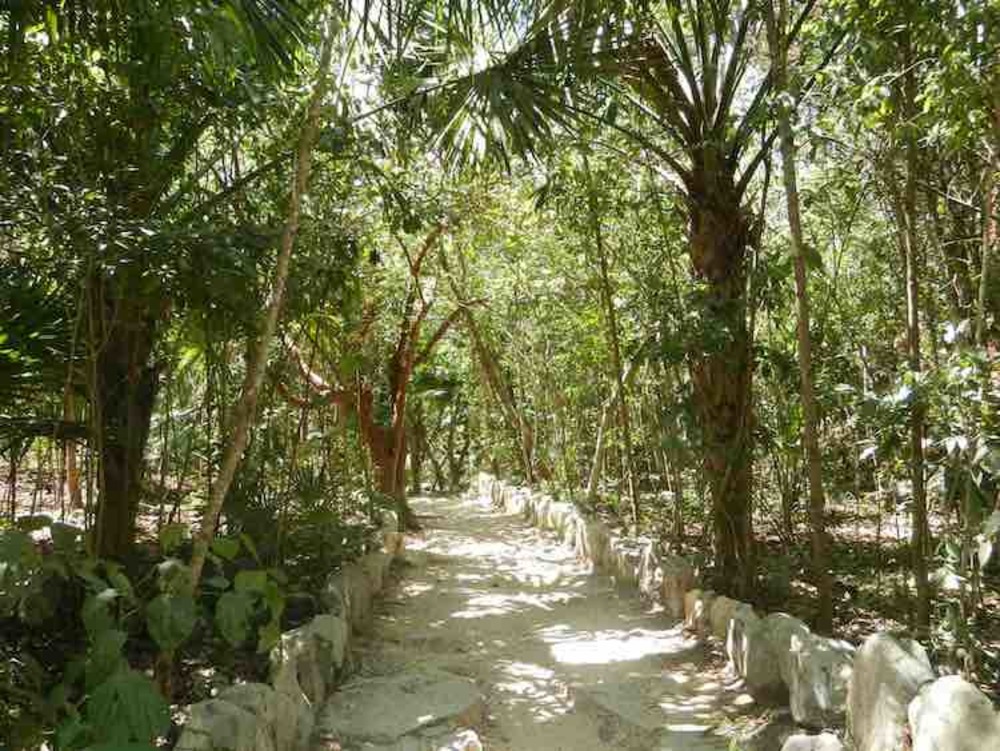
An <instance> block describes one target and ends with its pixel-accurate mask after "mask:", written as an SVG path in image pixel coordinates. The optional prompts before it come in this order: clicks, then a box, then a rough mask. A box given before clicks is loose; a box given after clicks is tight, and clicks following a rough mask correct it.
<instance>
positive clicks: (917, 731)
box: [908, 675, 1000, 751]
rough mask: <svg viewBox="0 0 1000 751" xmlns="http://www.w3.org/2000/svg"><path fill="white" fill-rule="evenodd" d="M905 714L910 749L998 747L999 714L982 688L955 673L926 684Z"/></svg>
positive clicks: (951, 750)
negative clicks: (906, 716)
mask: <svg viewBox="0 0 1000 751" xmlns="http://www.w3.org/2000/svg"><path fill="white" fill-rule="evenodd" d="M908 715H909V721H910V733H911V736H912V738H913V751H986V749H1000V714H998V713H997V712H996V711H995V710H994V709H993V704H992V702H990V700H989V699H988V698H987V697H986V695H985V694H983V692H982V691H980V690H979V689H978V688H976V687H975V686H973V685H972V684H971V683H969V682H967V681H965V680H963V679H962V678H961V677H959V676H957V675H949V676H945V677H944V678H938V679H937V680H936V681H934V682H933V683H929V684H927V685H925V686H924V687H923V688H922V689H921V690H920V692H919V693H918V694H917V696H916V698H915V699H913V701H911V702H910V706H909V710H908Z"/></svg>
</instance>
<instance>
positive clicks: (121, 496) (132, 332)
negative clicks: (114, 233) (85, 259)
mask: <svg viewBox="0 0 1000 751" xmlns="http://www.w3.org/2000/svg"><path fill="white" fill-rule="evenodd" d="M93 291H94V292H95V296H94V304H93V305H92V307H91V310H92V315H93V317H94V319H93V321H92V323H93V327H92V329H91V332H92V334H93V335H95V336H96V339H95V342H94V347H95V349H96V354H95V359H96V362H95V371H96V373H95V375H96V382H95V383H94V384H93V390H94V393H93V397H92V398H93V399H94V400H95V401H96V409H95V410H94V413H95V416H96V417H97V418H98V419H97V427H98V429H99V430H100V437H99V438H100V440H99V447H100V478H99V483H100V485H99V487H100V495H99V499H98V507H97V522H96V527H95V538H94V541H95V552H96V553H97V555H99V556H102V557H107V558H122V557H124V556H126V555H127V554H128V553H129V551H130V550H131V549H132V544H133V543H134V542H135V520H136V513H137V511H138V508H139V496H140V493H141V489H142V474H143V456H144V454H145V449H146V441H147V439H148V437H149V426H150V422H151V420H152V415H153V405H154V402H155V398H156V385H157V374H156V369H155V367H154V366H153V365H152V363H151V359H152V352H153V342H154V337H155V332H156V323H155V317H154V316H153V315H152V314H151V313H150V312H149V308H148V307H147V305H145V301H144V300H142V299H138V300H137V299H136V298H135V297H134V296H133V295H134V288H132V287H131V285H128V284H124V283H123V282H112V283H109V282H107V281H106V280H96V281H95V282H94V290H93Z"/></svg>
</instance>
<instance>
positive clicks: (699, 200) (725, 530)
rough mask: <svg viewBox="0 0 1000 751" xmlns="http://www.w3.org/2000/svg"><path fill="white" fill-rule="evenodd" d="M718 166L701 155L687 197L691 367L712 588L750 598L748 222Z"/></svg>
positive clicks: (731, 183)
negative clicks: (693, 287)
mask: <svg viewBox="0 0 1000 751" xmlns="http://www.w3.org/2000/svg"><path fill="white" fill-rule="evenodd" d="M709 148H710V147H706V149H709ZM713 162H715V160H714V159H712V158H711V157H710V156H709V155H705V156H703V157H702V164H700V165H699V168H698V169H697V170H696V171H695V174H694V177H693V179H692V183H693V184H692V186H691V190H690V192H689V195H688V211H689V222H690V225H689V237H688V240H689V252H690V254H691V261H692V266H693V271H694V274H695V277H696V280H697V281H699V282H701V283H703V284H704V293H703V298H702V300H703V306H704V309H703V327H702V335H703V339H704V341H703V344H702V346H701V347H699V349H698V351H697V352H695V353H693V354H692V358H691V365H690V369H691V382H692V386H693V394H694V403H695V408H696V410H697V413H698V416H699V425H700V428H701V434H702V435H701V440H702V451H703V464H704V477H705V481H706V483H707V485H708V487H709V490H710V493H711V499H712V531H713V548H714V550H713V552H714V558H715V565H716V575H717V581H716V583H715V588H716V590H717V591H719V592H723V593H726V594H731V595H734V596H736V597H739V598H742V599H746V598H748V597H750V594H751V592H752V590H753V582H754V555H753V552H754V551H753V522H752V514H751V455H752V452H751V446H750V442H751V431H752V427H753V426H752V425H751V420H752V404H751V398H750V391H751V357H750V337H749V331H748V328H747V320H746V309H745V308H746V296H745V285H746V268H745V266H746V256H747V248H748V247H749V243H750V224H749V221H748V217H747V215H746V212H745V211H744V209H743V207H742V206H741V201H740V196H739V193H738V191H737V190H736V187H735V185H734V180H733V176H732V175H731V174H727V173H726V172H725V171H724V170H722V169H720V168H718V167H714V166H713Z"/></svg>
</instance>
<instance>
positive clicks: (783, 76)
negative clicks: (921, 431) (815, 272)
mask: <svg viewBox="0 0 1000 751" xmlns="http://www.w3.org/2000/svg"><path fill="white" fill-rule="evenodd" d="M774 6H775V3H774V2H769V3H768V11H769V12H768V42H769V46H770V48H771V60H772V68H771V70H772V72H773V75H774V86H775V92H776V93H777V95H778V97H779V106H778V132H779V137H780V141H781V162H782V172H783V175H784V180H785V200H786V204H787V207H788V227H789V231H790V233H791V242H792V252H793V253H794V255H795V297H796V302H797V311H798V350H799V352H798V354H799V375H800V389H801V398H802V415H803V424H802V442H803V445H804V447H805V451H806V467H807V469H808V476H809V520H810V522H811V526H812V566H813V576H814V579H815V581H816V588H817V599H818V602H817V614H816V624H815V628H816V630H817V631H818V632H820V633H822V634H829V633H831V632H832V630H833V580H832V577H831V576H830V553H829V546H828V545H827V539H826V521H825V517H826V496H825V494H824V492H823V456H822V454H821V453H820V450H819V440H818V437H817V426H818V423H819V415H818V409H817V407H816V392H815V389H814V386H813V370H812V339H811V337H810V335H809V281H808V276H807V272H806V248H805V241H804V239H803V236H802V217H801V214H800V211H799V189H798V179H797V175H796V168H795V136H794V135H793V133H792V123H791V118H792V113H791V112H790V105H789V102H790V100H791V91H790V90H789V88H788V47H787V41H786V34H787V23H788V2H787V0H777V6H778V7H777V11H776V10H775V7H774Z"/></svg>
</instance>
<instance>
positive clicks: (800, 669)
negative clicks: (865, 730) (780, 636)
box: [785, 634, 854, 728]
mask: <svg viewBox="0 0 1000 751" xmlns="http://www.w3.org/2000/svg"><path fill="white" fill-rule="evenodd" d="M791 641H792V644H791V651H790V653H789V655H788V659H787V660H786V661H785V662H787V664H788V665H789V670H790V680H788V681H787V685H788V693H789V706H791V709H792V717H794V718H795V721H796V722H798V723H799V724H800V725H802V726H803V727H810V728H824V727H830V726H831V725H833V724H837V723H840V722H841V721H842V720H843V717H844V713H845V712H846V710H847V687H848V685H849V683H850V680H851V672H852V662H853V659H854V647H852V646H851V645H850V644H848V643H847V642H845V641H840V640H838V639H827V638H825V637H822V636H816V635H815V634H809V635H808V636H807V637H806V638H804V639H799V638H798V637H797V636H793V638H792V640H791Z"/></svg>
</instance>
